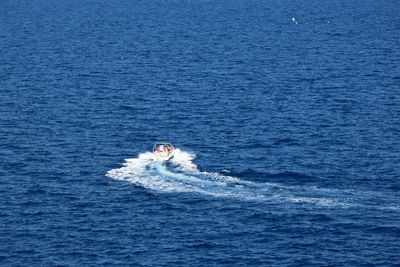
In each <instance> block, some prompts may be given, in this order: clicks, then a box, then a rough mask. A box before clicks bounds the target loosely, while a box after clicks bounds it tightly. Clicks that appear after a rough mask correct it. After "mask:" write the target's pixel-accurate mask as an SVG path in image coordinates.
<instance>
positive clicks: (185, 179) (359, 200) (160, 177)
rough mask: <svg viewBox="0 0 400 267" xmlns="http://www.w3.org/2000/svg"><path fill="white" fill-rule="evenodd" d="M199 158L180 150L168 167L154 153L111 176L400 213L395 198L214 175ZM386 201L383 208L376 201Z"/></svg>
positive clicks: (160, 187) (167, 187)
mask: <svg viewBox="0 0 400 267" xmlns="http://www.w3.org/2000/svg"><path fill="white" fill-rule="evenodd" d="M194 159H195V155H194V154H192V153H189V152H186V151H182V150H180V149H176V150H175V156H174V158H173V159H172V160H171V161H170V162H168V163H161V162H155V161H153V160H152V153H151V152H146V153H142V154H140V155H139V156H138V157H137V158H131V159H126V160H125V163H123V167H121V168H117V169H113V170H110V171H108V172H107V174H106V175H107V176H108V177H110V178H113V179H118V180H124V181H127V182H130V183H134V184H136V185H138V186H142V187H144V188H147V189H150V190H155V191H158V192H167V193H174V192H175V193H178V192H192V193H199V194H203V195H209V196H214V197H226V198H234V199H239V200H246V201H268V202H292V203H312V204H315V205H317V206H323V207H341V208H351V207H363V208H379V209H391V210H398V209H399V207H400V204H399V203H398V201H397V202H396V201H394V202H393V198H390V197H389V198H385V197H384V196H381V197H379V196H377V194H375V195H374V197H371V196H370V195H369V194H363V192H362V191H358V192H355V191H346V190H339V189H326V188H318V187H315V186H288V185H284V184H279V183H257V182H251V181H246V180H242V179H239V178H237V177H233V176H227V175H222V174H219V173H214V172H204V171H200V170H199V169H198V167H197V165H196V164H195V163H194V162H193V160H194ZM376 198H378V199H382V202H381V204H379V201H375V199H376Z"/></svg>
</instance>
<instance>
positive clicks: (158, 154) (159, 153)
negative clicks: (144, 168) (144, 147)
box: [153, 142, 174, 162]
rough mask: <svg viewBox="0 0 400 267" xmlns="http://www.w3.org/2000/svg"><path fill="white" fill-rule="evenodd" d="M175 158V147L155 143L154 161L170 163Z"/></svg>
mask: <svg viewBox="0 0 400 267" xmlns="http://www.w3.org/2000/svg"><path fill="white" fill-rule="evenodd" d="M173 157H174V146H173V145H172V144H170V143H163V142H159V143H155V144H154V146H153V160H154V161H161V162H163V161H168V160H170V159H172V158H173Z"/></svg>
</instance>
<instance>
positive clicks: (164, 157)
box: [153, 152, 174, 161]
mask: <svg viewBox="0 0 400 267" xmlns="http://www.w3.org/2000/svg"><path fill="white" fill-rule="evenodd" d="M173 157H174V154H173V153H171V152H170V153H167V152H153V160H154V161H168V160H170V159H172V158H173Z"/></svg>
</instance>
